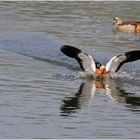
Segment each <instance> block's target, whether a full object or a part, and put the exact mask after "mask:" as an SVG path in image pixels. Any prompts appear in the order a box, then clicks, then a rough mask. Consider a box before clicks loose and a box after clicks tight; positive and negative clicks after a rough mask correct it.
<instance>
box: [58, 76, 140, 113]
mask: <svg viewBox="0 0 140 140" xmlns="http://www.w3.org/2000/svg"><path fill="white" fill-rule="evenodd" d="M114 84H115V85H114ZM97 89H99V90H102V89H103V93H105V94H106V95H107V96H108V97H109V98H110V100H111V101H113V102H114V101H117V102H119V103H122V104H123V105H125V106H127V107H128V108H130V110H132V111H133V106H135V107H136V106H140V96H138V95H136V94H135V93H129V92H127V91H125V90H124V89H122V88H121V87H120V86H118V85H117V83H116V82H114V81H113V86H112V85H111V84H109V83H108V81H107V82H106V81H105V80H104V79H100V80H86V81H85V82H83V83H82V84H81V85H80V87H79V90H78V91H77V92H76V93H75V94H74V95H72V96H70V97H65V99H63V104H62V106H61V111H62V115H66V116H67V115H69V114H71V113H75V112H76V110H77V109H81V108H82V107H84V106H86V105H87V104H88V105H89V104H91V103H92V100H94V96H96V93H97V92H96V90H97ZM100 94H101V93H100ZM135 111H140V110H135Z"/></svg>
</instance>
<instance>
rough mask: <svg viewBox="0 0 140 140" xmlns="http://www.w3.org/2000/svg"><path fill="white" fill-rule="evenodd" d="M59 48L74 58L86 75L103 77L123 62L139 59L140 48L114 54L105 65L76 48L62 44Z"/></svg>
mask: <svg viewBox="0 0 140 140" xmlns="http://www.w3.org/2000/svg"><path fill="white" fill-rule="evenodd" d="M60 50H61V52H63V53H64V54H65V55H66V56H69V57H71V58H75V59H76V60H77V61H78V63H79V65H80V68H81V69H82V70H83V71H84V72H85V74H86V75H87V76H88V75H92V76H94V77H104V76H106V75H108V74H109V73H115V72H117V71H118V70H119V69H120V67H121V66H122V65H123V64H125V63H127V62H132V61H136V60H138V59H140V50H135V51H130V52H126V53H124V54H120V55H117V56H114V57H112V58H111V59H110V60H109V61H108V62H107V64H106V66H103V65H101V63H100V62H98V61H97V60H95V59H93V58H92V57H91V56H90V55H89V54H86V53H84V52H82V51H81V50H80V49H78V48H75V47H72V46H69V45H64V46H62V47H61V48H60Z"/></svg>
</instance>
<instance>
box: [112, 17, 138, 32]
mask: <svg viewBox="0 0 140 140" xmlns="http://www.w3.org/2000/svg"><path fill="white" fill-rule="evenodd" d="M113 25H114V28H115V30H116V31H120V32H129V33H140V22H139V21H133V20H131V21H124V22H123V21H122V20H121V19H120V18H119V17H115V18H114V19H113Z"/></svg>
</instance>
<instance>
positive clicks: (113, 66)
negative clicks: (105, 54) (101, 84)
mask: <svg viewBox="0 0 140 140" xmlns="http://www.w3.org/2000/svg"><path fill="white" fill-rule="evenodd" d="M125 60H126V56H125V55H118V56H114V57H112V58H111V59H110V60H109V62H108V63H107V64H106V71H108V72H116V70H117V69H118V67H119V66H120V65H121V63H122V62H123V61H125Z"/></svg>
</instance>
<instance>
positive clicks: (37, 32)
mask: <svg viewBox="0 0 140 140" xmlns="http://www.w3.org/2000/svg"><path fill="white" fill-rule="evenodd" d="M139 7H140V3H139V2H120V1H118V2H117V1H116V2H63V1H62V2H18V1H16V2H0V16H1V18H0V60H1V61H0V92H1V93H0V138H107V139H109V138H139V137H140V119H139V115H140V93H139V91H140V74H139V73H140V69H139V67H140V63H139V61H137V62H134V63H129V64H126V65H124V66H123V67H122V68H121V70H120V71H119V72H118V73H117V74H115V75H113V76H112V77H111V78H106V79H104V80H102V81H98V80H94V79H92V80H89V79H86V78H85V76H84V74H83V73H82V72H81V71H80V69H79V67H78V65H77V63H76V62H75V61H74V60H72V59H70V58H67V57H66V56H64V55H63V54H62V53H61V52H60V51H59V49H60V47H61V46H62V45H64V44H69V45H73V46H77V47H78V48H80V49H82V50H83V51H85V52H87V53H90V54H91V55H92V56H93V57H95V58H96V59H98V60H99V61H101V62H103V63H104V64H105V63H106V62H107V61H108V60H109V59H110V58H111V57H112V56H114V55H116V54H118V53H123V52H126V51H131V50H136V49H139V48H140V46H139V45H140V43H139V41H140V36H139V34H125V33H115V32H113V30H112V25H111V24H112V19H113V18H114V17H115V16H119V17H121V18H122V19H124V20H127V19H137V20H140V16H139ZM132 9H133V10H132Z"/></svg>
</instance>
